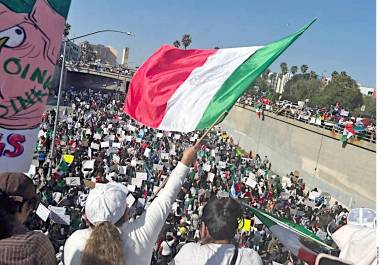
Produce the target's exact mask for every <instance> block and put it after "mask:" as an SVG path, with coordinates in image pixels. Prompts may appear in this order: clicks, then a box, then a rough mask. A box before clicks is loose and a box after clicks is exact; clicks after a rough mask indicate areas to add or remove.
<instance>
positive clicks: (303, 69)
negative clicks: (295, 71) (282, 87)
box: [301, 64, 309, 74]
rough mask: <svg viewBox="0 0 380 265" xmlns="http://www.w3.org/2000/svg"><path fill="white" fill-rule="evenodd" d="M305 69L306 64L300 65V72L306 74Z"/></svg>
mask: <svg viewBox="0 0 380 265" xmlns="http://www.w3.org/2000/svg"><path fill="white" fill-rule="evenodd" d="M307 69H309V66H307V65H306V64H303V65H301V73H302V74H306V72H307Z"/></svg>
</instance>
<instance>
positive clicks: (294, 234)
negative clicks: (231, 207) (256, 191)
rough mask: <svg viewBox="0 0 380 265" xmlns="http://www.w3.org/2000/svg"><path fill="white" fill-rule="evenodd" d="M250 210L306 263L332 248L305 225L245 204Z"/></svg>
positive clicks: (313, 260) (310, 262)
mask: <svg viewBox="0 0 380 265" xmlns="http://www.w3.org/2000/svg"><path fill="white" fill-rule="evenodd" d="M247 207H248V208H249V209H250V210H251V212H252V213H253V214H254V215H255V216H256V217H257V218H259V219H260V221H261V222H263V224H264V225H265V226H266V227H268V228H269V230H270V231H271V232H272V234H273V235H274V236H275V237H276V238H277V239H278V240H279V241H280V242H281V244H283V245H284V246H285V248H287V249H288V250H289V251H290V252H292V254H293V255H296V256H297V257H298V258H299V259H301V260H302V261H305V262H307V263H308V264H310V265H311V264H314V263H315V259H316V257H317V255H318V254H319V253H328V252H329V250H332V249H333V248H332V247H330V246H328V245H326V244H325V243H324V242H323V241H322V240H321V239H320V238H319V237H318V236H316V235H315V234H314V233H313V232H311V231H310V230H308V229H306V228H305V227H303V226H301V225H298V224H296V223H293V222H291V221H289V220H286V219H283V218H280V217H277V216H274V215H272V214H269V213H267V212H264V211H261V210H258V209H255V208H252V207H249V206H247Z"/></svg>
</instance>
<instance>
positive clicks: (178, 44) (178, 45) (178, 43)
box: [173, 40, 181, 48]
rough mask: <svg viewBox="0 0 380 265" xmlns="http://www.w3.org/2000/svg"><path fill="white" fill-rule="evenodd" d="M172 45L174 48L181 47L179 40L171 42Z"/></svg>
mask: <svg viewBox="0 0 380 265" xmlns="http://www.w3.org/2000/svg"><path fill="white" fill-rule="evenodd" d="M173 45H174V46H175V47H176V48H179V47H181V43H180V42H179V40H175V41H174V42H173Z"/></svg>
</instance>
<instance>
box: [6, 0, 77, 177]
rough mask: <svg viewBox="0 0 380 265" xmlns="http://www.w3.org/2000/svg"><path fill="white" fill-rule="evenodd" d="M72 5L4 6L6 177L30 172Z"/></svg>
mask: <svg viewBox="0 0 380 265" xmlns="http://www.w3.org/2000/svg"><path fill="white" fill-rule="evenodd" d="M58 2H59V3H58ZM70 2H71V1H70V0H62V1H58V0H51V1H45V0H35V1H14V0H2V1H0V34H1V35H0V36H1V37H0V39H1V41H0V42H1V45H0V49H1V52H0V65H1V67H0V80H1V81H0V90H1V105H0V107H1V114H0V134H1V136H2V137H1V141H2V142H1V144H2V146H3V147H2V148H1V152H0V170H1V171H2V172H5V171H12V172H15V171H20V172H27V171H28V170H29V167H30V164H31V162H32V160H33V152H34V149H35V145H36V141H37V135H38V132H39V130H40V126H39V125H40V123H41V121H42V114H43V112H44V111H45V106H46V102H47V98H48V94H49V92H48V88H49V87H50V83H51V81H52V79H53V75H54V66H55V64H56V62H57V59H58V56H59V53H60V50H61V49H60V46H61V40H62V33H63V30H64V27H65V20H66V17H67V13H68V11H69V7H70ZM26 47H28V49H26ZM31 51H33V52H31Z"/></svg>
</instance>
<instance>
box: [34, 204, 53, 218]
mask: <svg viewBox="0 0 380 265" xmlns="http://www.w3.org/2000/svg"><path fill="white" fill-rule="evenodd" d="M36 214H37V215H38V217H40V218H41V219H42V221H44V222H46V220H47V219H48V218H49V215H50V210H49V209H48V208H46V207H45V205H43V204H42V203H40V204H39V205H38V207H37V210H36Z"/></svg>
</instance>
